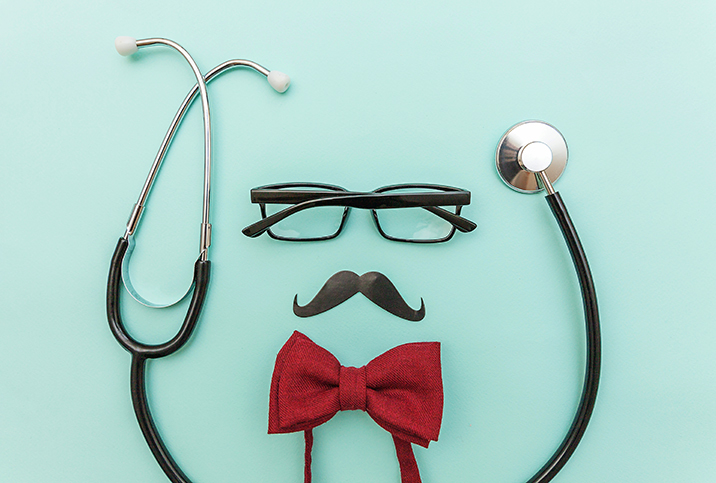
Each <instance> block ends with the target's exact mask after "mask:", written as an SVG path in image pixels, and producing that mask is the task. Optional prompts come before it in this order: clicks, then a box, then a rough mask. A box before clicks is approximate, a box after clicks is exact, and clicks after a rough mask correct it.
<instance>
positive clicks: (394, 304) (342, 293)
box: [293, 270, 425, 322]
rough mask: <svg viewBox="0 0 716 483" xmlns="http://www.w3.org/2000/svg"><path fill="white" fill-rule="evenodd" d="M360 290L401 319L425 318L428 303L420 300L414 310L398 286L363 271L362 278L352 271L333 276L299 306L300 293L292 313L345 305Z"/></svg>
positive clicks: (305, 314)
mask: <svg viewBox="0 0 716 483" xmlns="http://www.w3.org/2000/svg"><path fill="white" fill-rule="evenodd" d="M358 292H360V293H362V294H363V295H365V296H366V297H367V298H368V300H370V301H371V302H373V303H374V304H376V305H377V306H378V307H381V308H382V309H385V310H387V311H388V312H390V313H391V314H393V315H397V316H398V317H400V318H403V319H406V320H410V321H412V322H417V321H419V320H422V319H423V317H425V303H424V302H423V299H422V298H421V299H420V309H419V310H413V309H411V308H410V306H409V305H408V304H407V303H406V302H405V300H403V297H401V296H400V293H398V289H397V288H395V285H393V283H392V282H391V281H390V280H388V277H386V276H385V275H383V274H382V273H379V272H368V273H364V274H363V275H361V276H360V277H359V276H358V274H356V273H354V272H351V271H349V270H344V271H341V272H338V273H336V274H334V275H332V276H331V278H329V279H328V281H326V283H325V284H324V285H323V287H321V290H319V291H318V293H317V294H316V296H315V297H314V298H313V300H311V301H310V302H309V303H308V304H306V305H304V306H303V307H302V306H300V305H298V294H296V296H295V297H294V298H293V313H294V314H296V315H298V316H299V317H311V316H312V315H317V314H320V313H323V312H325V311H327V310H330V309H332V308H333V307H335V306H337V305H340V304H342V303H343V302H345V301H346V300H348V299H349V298H351V297H353V296H354V295H355V294H357V293H358Z"/></svg>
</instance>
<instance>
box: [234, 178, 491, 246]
mask: <svg viewBox="0 0 716 483" xmlns="http://www.w3.org/2000/svg"><path fill="white" fill-rule="evenodd" d="M290 188H318V189H320V190H322V191H315V190H314V191H312V190H307V189H300V190H291V189H290ZM399 189H431V190H436V191H442V193H435V192H432V193H400V194H390V193H385V192H386V191H395V190H399ZM251 202H252V203H257V204H258V205H259V207H260V209H261V216H262V219H261V220H260V221H258V222H256V223H254V224H252V225H249V226H247V227H246V228H244V229H243V230H242V232H243V234H244V235H246V236H248V237H251V238H254V237H257V236H259V235H261V234H262V233H263V232H265V231H267V232H268V235H269V236H270V237H271V238H274V239H276V240H283V241H298V242H303V241H322V240H330V239H332V238H335V237H337V236H338V235H339V234H340V233H341V231H342V230H343V226H344V225H345V222H346V219H347V217H348V213H349V212H350V209H351V208H359V209H369V210H371V213H372V215H373V221H374V222H375V226H376V228H377V229H378V232H379V233H380V235H381V236H382V237H384V238H386V239H388V240H392V241H399V242H406V243H441V242H445V241H448V240H449V239H450V238H452V236H453V235H454V234H455V230H456V229H457V230H459V231H461V232H470V231H472V230H474V229H475V228H477V225H476V224H475V223H473V222H472V221H470V220H468V219H466V218H463V217H462V216H460V211H461V209H462V207H463V206H464V205H469V204H470V192H469V191H467V190H463V189H460V188H454V187H452V186H442V185H433V184H398V185H390V186H384V187H382V188H378V189H376V190H374V191H371V192H356V191H348V190H346V189H345V188H342V187H340V186H335V185H329V184H323V183H283V184H273V185H266V186H261V187H258V188H254V189H252V190H251ZM266 204H292V205H293V206H290V207H288V208H285V209H283V210H281V211H279V212H277V213H274V214H272V215H270V216H267V215H266ZM318 206H344V207H345V209H344V210H343V216H342V218H341V223H340V225H339V227H338V230H336V232H335V233H333V234H331V235H327V236H323V237H309V238H289V237H282V236H280V235H276V234H275V233H273V232H272V231H271V230H270V227H271V226H273V225H275V224H276V223H278V222H280V221H281V220H283V219H285V218H287V217H289V216H291V215H293V214H295V213H298V212H300V211H303V210H306V209H309V208H314V207H318ZM440 206H455V213H452V212H450V211H448V210H445V209H443V208H440ZM394 208H423V209H425V210H427V211H430V212H431V213H433V214H435V215H436V216H438V217H440V218H442V219H443V220H445V221H447V222H448V223H450V224H451V225H452V229H451V230H450V233H448V234H447V235H446V236H444V237H443V238H440V239H436V240H419V239H407V238H397V237H393V236H390V235H388V234H387V233H385V231H383V229H382V228H381V226H380V222H379V221H378V214H377V212H376V210H380V209H394Z"/></svg>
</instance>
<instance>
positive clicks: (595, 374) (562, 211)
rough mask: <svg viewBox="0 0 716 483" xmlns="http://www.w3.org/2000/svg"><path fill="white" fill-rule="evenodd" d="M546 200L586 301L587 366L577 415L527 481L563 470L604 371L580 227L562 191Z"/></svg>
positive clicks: (547, 477)
mask: <svg viewBox="0 0 716 483" xmlns="http://www.w3.org/2000/svg"><path fill="white" fill-rule="evenodd" d="M547 202H548V203H549V207H550V208H551V209H552V213H553V214H554V217H555V219H556V220H557V223H558V224H559V227H560V229H561V230H562V234H563V235H564V240H565V241H566V242H567V246H568V247H569V252H570V254H571V255H572V261H573V262H574V268H575V269H576V270H577V277H578V278H579V286H580V288H581V291H582V300H583V301H584V318H585V324H586V331H587V367H586V374H585V376H584V387H583V389H582V397H581V400H580V402H579V407H578V409H577V414H576V415H575V417H574V420H573V421H572V425H571V427H570V428H569V431H568V432H567V436H565V438H564V440H563V441H562V444H561V445H560V446H559V448H558V449H557V451H555V453H554V454H553V455H552V457H551V458H550V459H549V461H548V462H547V463H546V464H545V465H544V466H543V467H542V468H541V469H540V470H539V471H538V472H537V474H535V476H533V477H532V478H531V479H530V480H529V481H528V482H527V483H546V482H548V481H550V480H552V478H554V477H555V475H556V474H557V473H558V472H559V470H561V469H562V467H563V466H564V465H565V464H566V463H567V460H568V459H569V458H570V456H572V453H574V450H575V449H576V448H577V445H578V444H579V442H580V441H581V439H582V436H583V435H584V432H585V430H586V429H587V424H588V423H589V419H590V418H591V416H592V412H593V411H594V404H595V403H596V400H597V389H598V388H599V374H600V370H601V361H602V355H601V345H602V342H601V335H600V329H599V312H598V309H597V294H596V291H595V289H594V281H593V280H592V273H591V271H590V270H589V263H588V262H587V256H586V255H585V253H584V248H582V243H581V242H580V241H579V236H578V235H577V230H576V229H575V228H574V224H572V220H571V218H570V217H569V213H567V207H566V206H565V204H564V201H562V197H561V196H560V195H559V193H558V192H557V193H554V194H551V195H548V196H547Z"/></svg>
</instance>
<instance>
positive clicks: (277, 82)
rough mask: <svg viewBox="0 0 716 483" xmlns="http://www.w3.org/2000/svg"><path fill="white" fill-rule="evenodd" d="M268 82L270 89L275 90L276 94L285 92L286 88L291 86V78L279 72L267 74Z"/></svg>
mask: <svg viewBox="0 0 716 483" xmlns="http://www.w3.org/2000/svg"><path fill="white" fill-rule="evenodd" d="M268 81H269V84H271V87H273V88H274V89H276V90H277V91H278V92H286V89H288V86H290V85H291V78H290V77H289V76H287V75H286V74H284V73H283V72H279V71H277V70H272V71H271V72H269V75H268Z"/></svg>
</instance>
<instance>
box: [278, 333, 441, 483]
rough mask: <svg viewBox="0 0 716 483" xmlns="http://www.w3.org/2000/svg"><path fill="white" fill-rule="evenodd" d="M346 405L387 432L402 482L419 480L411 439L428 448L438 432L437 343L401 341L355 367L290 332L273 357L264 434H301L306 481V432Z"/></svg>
mask: <svg viewBox="0 0 716 483" xmlns="http://www.w3.org/2000/svg"><path fill="white" fill-rule="evenodd" d="M347 410H362V411H365V412H367V413H368V414H369V415H370V417H371V418H373V420H374V421H375V422H376V423H378V425H380V426H381V427H382V428H383V429H385V430H386V431H388V432H389V433H390V434H392V435H393V442H394V443H395V449H396V453H397V457H398V462H399V463H400V474H401V481H402V483H420V481H421V480H420V473H419V471H418V465H417V463H416V461H415V456H414V455H413V449H412V446H411V443H415V444H419V445H420V446H423V447H426V448H427V447H428V444H429V443H430V441H437V439H438V435H439V433H440V423H441V420H442V412H443V385H442V375H441V369H440V343H439V342H416V343H411V344H403V345H400V346H398V347H395V348H393V349H391V350H389V351H388V352H386V353H384V354H383V355H380V356H378V357H376V358H375V359H373V360H372V361H371V362H369V363H368V364H367V365H365V366H363V367H359V368H356V367H344V366H342V365H341V364H340V362H338V360H337V359H336V358H335V357H334V356H333V355H332V354H331V353H330V352H328V351H327V350H325V349H323V348H322V347H320V346H318V345H317V344H315V343H314V342H313V341H311V339H309V338H308V337H306V336H305V335H303V334H301V333H300V332H294V333H293V335H292V336H291V338H290V339H289V340H288V341H287V342H286V344H284V346H283V347H282V348H281V350H280V351H279V353H278V356H277V357H276V365H275V367H274V372H273V378H272V380H271V394H270V399H269V430H268V432H269V434H273V433H293V432H296V431H304V432H305V440H306V453H305V470H304V473H305V477H304V480H305V483H309V482H310V481H311V448H312V446H313V433H312V429H313V428H315V427H316V426H319V425H321V424H323V423H325V422H326V421H328V420H329V419H331V418H332V417H333V416H334V415H335V414H336V413H337V412H338V411H347Z"/></svg>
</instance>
